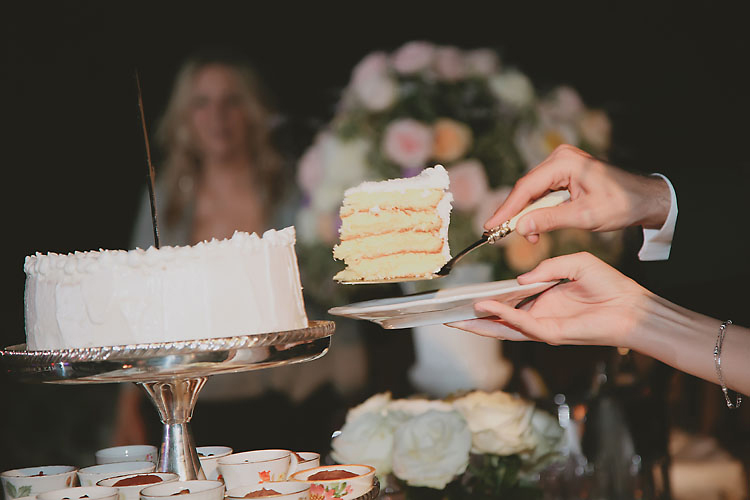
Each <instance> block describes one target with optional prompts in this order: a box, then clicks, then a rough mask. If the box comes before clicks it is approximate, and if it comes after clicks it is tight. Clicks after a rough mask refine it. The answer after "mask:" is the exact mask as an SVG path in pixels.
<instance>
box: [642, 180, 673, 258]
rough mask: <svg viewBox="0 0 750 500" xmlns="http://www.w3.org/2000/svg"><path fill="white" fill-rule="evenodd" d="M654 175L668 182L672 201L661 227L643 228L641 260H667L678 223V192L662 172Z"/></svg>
mask: <svg viewBox="0 0 750 500" xmlns="http://www.w3.org/2000/svg"><path fill="white" fill-rule="evenodd" d="M652 175H656V176H658V177H661V178H662V179H664V181H665V182H666V183H667V186H669V195H670V197H671V199H672V203H671V206H670V207H669V214H668V215H667V220H665V221H664V225H662V227H661V228H659V229H646V228H644V229H643V246H641V249H640V251H639V252H638V258H639V259H640V260H667V259H669V252H670V250H671V249H672V238H673V237H674V228H675V226H676V225H677V193H675V191H674V187H673V186H672V183H671V182H669V179H667V178H666V177H665V176H663V175H661V174H652Z"/></svg>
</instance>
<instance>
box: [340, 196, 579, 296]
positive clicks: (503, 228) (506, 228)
mask: <svg viewBox="0 0 750 500" xmlns="http://www.w3.org/2000/svg"><path fill="white" fill-rule="evenodd" d="M569 199H570V191H568V190H562V191H552V192H551V193H548V194H546V195H545V196H542V197H541V198H539V199H538V200H535V201H533V202H532V203H529V204H528V205H527V206H526V208H524V209H523V210H521V211H520V212H519V213H518V214H517V215H516V216H515V217H513V218H512V219H510V220H507V221H505V222H503V223H502V224H500V225H499V226H497V227H495V228H492V229H490V230H488V231H485V232H484V233H483V234H482V237H481V238H479V239H478V240H477V241H475V242H474V243H472V244H471V245H469V246H468V247H466V248H464V249H463V250H461V251H460V252H459V253H458V254H456V256H455V257H453V258H452V259H451V260H449V261H448V262H446V263H445V265H444V266H443V267H442V268H440V270H439V271H437V272H436V273H434V274H428V275H425V276H422V277H419V278H391V279H382V280H367V281H365V280H358V281H341V282H340V283H342V284H345V285H365V284H376V283H399V282H405V281H422V280H431V279H435V278H442V277H443V276H448V274H450V272H451V271H452V270H453V266H454V265H456V263H458V262H459V261H460V260H461V259H463V258H464V257H465V256H466V255H467V254H468V253H469V252H472V251H474V250H476V249H477V248H479V247H482V246H484V245H486V244H487V243H489V244H493V243H496V242H497V241H499V240H501V239H502V238H504V237H505V236H507V235H509V234H510V233H512V232H513V231H514V230H515V229H516V224H517V223H518V220H519V219H520V218H521V217H523V216H524V215H526V214H527V213H529V212H531V211H532V210H538V209H540V208H549V207H554V206H557V205H559V204H561V203H564V202H566V201H568V200H569Z"/></svg>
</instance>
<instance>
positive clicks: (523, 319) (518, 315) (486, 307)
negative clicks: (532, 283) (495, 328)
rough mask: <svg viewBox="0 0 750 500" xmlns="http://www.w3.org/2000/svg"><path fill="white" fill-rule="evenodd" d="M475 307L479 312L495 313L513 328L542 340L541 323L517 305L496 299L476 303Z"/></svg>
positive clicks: (534, 338)
mask: <svg viewBox="0 0 750 500" xmlns="http://www.w3.org/2000/svg"><path fill="white" fill-rule="evenodd" d="M474 309H475V310H477V311H479V312H486V313H490V314H492V315H495V316H497V317H498V318H500V319H502V320H503V322H504V323H506V324H507V325H508V326H510V327H511V328H513V329H516V330H518V331H521V332H523V334H524V335H525V336H526V337H529V338H530V339H532V340H540V337H539V332H540V328H539V324H538V322H537V320H536V318H534V317H533V316H532V315H531V313H529V311H524V310H522V309H516V308H515V307H511V306H509V305H507V304H503V303H502V302H497V301H494V300H484V301H482V302H478V303H476V304H474Z"/></svg>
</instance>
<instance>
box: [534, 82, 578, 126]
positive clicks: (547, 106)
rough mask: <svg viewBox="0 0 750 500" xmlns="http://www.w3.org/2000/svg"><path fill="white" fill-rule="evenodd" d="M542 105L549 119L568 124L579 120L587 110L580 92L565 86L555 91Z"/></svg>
mask: <svg viewBox="0 0 750 500" xmlns="http://www.w3.org/2000/svg"><path fill="white" fill-rule="evenodd" d="M541 105H542V108H543V113H544V114H545V115H547V117H548V118H551V119H553V120H560V121H566V122H571V121H575V120H577V119H578V118H579V117H580V116H581V115H582V114H583V112H584V111H585V110H586V107H585V106H584V104H583V100H581V96H580V95H578V92H576V91H575V89H573V88H571V87H567V86H564V85H563V86H560V87H557V88H556V89H555V90H553V91H552V94H551V95H550V96H549V97H548V98H546V99H544V101H543V102H542V104H541Z"/></svg>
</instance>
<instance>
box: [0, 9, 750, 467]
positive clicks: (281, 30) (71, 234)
mask: <svg viewBox="0 0 750 500" xmlns="http://www.w3.org/2000/svg"><path fill="white" fill-rule="evenodd" d="M310 4H311V3H309V2H308V3H300V4H299V5H298V3H296V2H274V3H273V5H271V4H270V3H265V2H236V3H231V2H205V3H203V4H190V3H182V2H158V3H156V2H154V3H140V2H119V3H107V4H105V3H99V2H91V3H87V2H64V3H62V2H60V3H57V2H55V3H53V2H34V3H26V4H24V5H23V6H19V5H14V6H11V7H7V6H6V7H3V12H2V15H1V16H0V17H2V32H3V47H2V50H3V60H2V69H3V71H2V81H3V87H4V88H5V92H4V95H5V97H6V98H5V100H4V105H3V106H2V111H3V119H4V122H5V127H4V129H5V132H4V133H3V134H2V138H3V144H4V146H3V148H2V155H3V156H2V158H3V166H4V179H3V183H2V186H3V188H4V189H3V191H4V196H3V197H2V209H1V210H2V214H3V222H4V224H3V225H2V230H3V233H2V234H3V236H2V242H3V244H2V258H1V259H0V271H1V272H2V277H1V279H2V287H3V291H4V293H3V297H4V300H5V302H4V306H3V319H4V324H3V328H2V329H0V344H2V345H3V346H5V345H10V344H16V343H21V342H23V341H24V340H25V336H24V330H23V286H24V274H23V260H24V257H25V256H26V255H28V254H32V253H34V252H37V251H39V252H70V251H75V250H91V249H98V248H104V249H116V248H126V247H127V245H128V241H129V238H130V231H131V225H132V222H133V218H134V216H135V211H136V206H137V204H138V201H139V198H140V196H141V193H142V190H143V187H144V182H145V163H144V162H145V155H144V146H143V136H142V131H141V128H140V121H139V115H138V108H137V100H136V92H135V81H134V69H135V68H138V71H139V73H140V78H141V85H142V89H143V101H144V107H145V112H146V118H147V123H148V127H149V130H154V128H155V123H156V121H157V120H158V118H159V116H160V114H161V112H162V111H163V110H164V107H165V104H166V99H167V97H168V95H169V92H170V89H171V84H172V80H173V78H174V75H175V71H176V69H177V68H178V66H179V65H180V63H181V62H182V60H183V59H184V57H185V56H187V55H188V54H190V53H191V52H193V51H194V50H195V49H199V48H203V47H205V46H207V45H224V46H229V47H233V48H235V49H237V50H239V51H241V52H243V53H244V54H246V55H247V56H248V57H249V59H250V60H251V61H252V62H253V63H254V64H255V66H256V67H257V69H258V70H259V72H260V74H261V77H262V78H263V79H264V80H265V82H266V83H267V85H268V87H269V88H270V89H271V91H272V93H273V95H274V96H275V98H276V102H277V105H278V107H279V109H280V111H281V113H282V114H283V116H284V117H285V118H286V119H287V122H286V123H287V125H288V127H287V139H288V142H287V145H288V148H289V150H288V151H286V153H287V154H289V155H292V156H294V155H297V154H299V152H300V151H301V150H302V149H303V148H304V147H305V146H306V145H307V144H308V142H309V140H310V139H311V137H312V134H313V133H314V131H315V127H316V126H318V125H320V124H323V123H325V121H326V120H327V119H328V118H329V117H330V116H331V114H332V111H333V106H334V104H335V102H336V99H337V92H338V90H339V89H340V88H341V87H343V86H344V85H345V84H346V83H347V82H348V79H349V75H350V72H351V69H352V67H353V66H354V65H355V64H356V63H357V62H358V61H359V60H360V59H361V58H362V57H363V56H365V55H366V54H367V53H369V52H370V51H373V50H376V49H382V50H388V51H390V50H393V49H395V48H397V47H399V46H400V45H401V44H403V43H404V42H406V41H409V40H415V39H424V40H429V41H433V42H436V43H444V44H453V45H458V46H460V47H463V48H477V47H495V48H497V49H498V50H500V52H501V54H502V58H503V62H504V64H506V65H514V66H517V67H519V68H520V69H521V70H522V71H524V72H525V73H526V74H528V75H529V76H530V77H531V79H532V81H533V82H534V83H535V84H536V85H537V86H538V87H539V88H540V89H544V88H546V87H550V86H553V85H557V84H562V83H567V84H570V85H572V86H573V87H574V88H576V89H577V90H578V91H579V92H580V94H581V95H582V97H583V99H584V101H585V102H586V104H587V105H589V106H590V107H601V108H604V109H606V110H607V111H608V112H609V113H610V116H611V117H612V119H613V122H614V132H615V138H614V144H615V148H614V150H613V152H612V161H613V162H615V163H616V164H618V165H621V166H624V167H627V168H634V169H639V170H643V171H663V170H664V169H662V168H660V167H662V166H664V165H665V163H664V162H670V163H671V164H672V165H671V166H672V167H674V164H675V163H677V164H681V163H682V164H684V167H685V168H686V169H692V170H693V171H695V172H702V171H704V170H705V175H706V176H709V177H710V176H711V175H712V172H713V171H714V170H716V169H719V170H721V169H730V170H731V169H734V168H739V167H740V164H741V162H740V159H744V156H745V155H746V153H745V152H744V150H745V148H746V145H747V143H748V141H747V136H748V132H749V129H748V125H747V123H748V114H747V111H748V106H747V103H748V100H747V95H746V92H747V89H748V88H750V87H749V86H748V79H747V77H746V76H745V73H746V72H747V71H746V66H747V60H748V51H747V49H748V40H749V39H750V37H749V36H748V28H747V16H746V14H747V13H746V12H745V11H744V10H740V9H738V8H735V7H730V5H734V4H730V3H726V4H724V3H712V4H711V6H710V7H709V4H708V3H707V2H706V3H704V4H702V5H698V6H695V7H685V6H684V5H681V4H678V3H675V4H674V6H672V5H670V4H667V3H662V4H659V5H660V6H657V5H655V4H656V2H652V3H643V4H640V3H622V4H620V6H619V7H605V6H602V5H600V3H577V4H574V5H573V6H565V7H563V6H562V4H563V2H557V3H555V4H552V3H550V4H544V3H531V2H518V4H524V5H523V6H521V5H516V4H515V3H514V4H508V3H500V2H497V3H490V2H476V3H472V2H453V3H446V4H439V3H437V4H436V3H432V2H431V3H424V4H421V5H419V6H416V5H411V4H410V5H411V6H406V5H405V3H404V2H401V3H395V2H394V3H384V2H377V3H361V4H360V3H351V2H349V3H346V4H341V6H340V7H338V8H335V7H334V6H332V5H328V6H321V5H310ZM553 5H554V7H553ZM490 7H491V8H490ZM696 149H700V150H701V151H704V152H705V151H709V152H711V154H713V153H714V152H715V153H716V156H715V157H713V158H714V159H715V161H710V158H712V156H710V154H705V153H704V154H702V155H700V158H702V160H701V161H700V162H697V161H696V158H697V157H698V156H696V155H693V154H692V153H691V152H692V151H694V150H696ZM706 158H708V159H709V161H705V162H704V161H703V159H706ZM691 159H692V160H691ZM156 167H157V169H158V155H157V165H156ZM717 202H718V201H717ZM747 213H748V210H745V212H744V213H737V214H731V215H729V214H728V215H727V216H726V220H724V221H723V222H724V223H725V225H726V223H727V222H728V221H729V222H731V225H732V226H733V227H734V228H735V229H734V230H733V231H732V233H731V234H730V235H726V234H723V235H722V234H719V235H717V234H716V233H712V232H711V229H706V230H705V231H706V234H709V235H712V236H714V237H716V236H719V239H720V241H722V242H724V243H726V241H727V240H725V239H724V238H726V237H730V240H729V241H730V242H731V244H740V245H743V246H745V247H746V241H747V240H746V238H745V237H744V233H745V232H747V231H746V230H747V228H748V223H747ZM743 227H744V229H745V230H744V231H743V230H742V228H743ZM635 248H637V244H635ZM726 264H727V263H722V262H716V261H715V260H713V259H706V260H700V259H696V262H695V267H696V269H697V274H705V273H706V272H709V273H711V272H713V269H714V268H716V269H720V268H721V269H722V273H724V274H722V276H727V277H729V279H728V280H723V281H722V282H721V283H720V285H719V286H720V287H721V289H720V290H714V291H712V292H711V295H713V296H716V294H723V295H724V296H728V297H729V296H731V297H732V299H731V300H732V301H733V302H729V303H730V304H733V305H735V307H739V308H742V311H744V312H742V313H740V312H739V311H738V310H737V309H736V308H735V310H736V311H738V312H737V315H736V316H735V317H737V318H739V317H740V316H741V314H744V317H745V318H747V310H748V307H749V306H747V305H745V304H746V303H747V299H748V297H747V292H745V291H742V290H746V288H745V289H740V288H739V286H738V283H739V280H737V279H732V278H736V275H735V274H734V273H733V271H732V269H731V268H728V269H727V266H726ZM629 266H631V267H629ZM623 268H624V269H627V270H632V273H633V274H634V275H635V276H636V277H637V278H643V279H644V280H647V279H648V280H649V281H648V282H649V284H650V285H651V286H653V287H654V288H655V289H656V291H660V292H663V293H665V294H667V295H668V296H669V297H670V298H674V299H675V300H681V299H684V301H688V302H691V303H690V304H687V303H686V305H695V304H697V305H699V306H700V304H701V301H700V299H699V297H700V296H701V294H703V295H706V293H705V292H706V290H705V289H703V290H702V291H701V292H700V294H698V295H696V294H695V293H693V294H690V293H689V292H690V287H689V286H683V287H681V289H680V290H679V291H678V290H674V289H670V287H669V286H668V283H667V282H666V281H665V280H660V278H659V274H658V272H656V271H654V273H651V271H650V270H649V269H645V270H644V268H643V267H638V266H635V265H631V264H627V263H624V264H623ZM670 294H671V295H670ZM683 303H684V302H683ZM726 303H727V302H726V301H725V302H724V304H725V305H726ZM705 309H706V310H705V311H704V312H708V313H711V312H713V310H712V309H711V307H708V306H706V307H705ZM737 322H740V321H737ZM746 324H748V323H746ZM3 377H4V376H3ZM0 380H1V381H2V386H0V390H1V391H2V394H0V395H1V396H2V399H1V400H0V401H2V403H0V413H2V414H3V418H5V419H6V420H7V424H6V425H3V426H2V427H1V428H3V429H4V431H5V432H8V431H10V432H14V429H17V430H18V432H19V433H24V432H29V433H36V434H41V435H42V436H44V435H45V433H49V434H51V433H53V432H54V430H53V429H54V426H51V425H49V424H48V422H49V419H53V418H61V417H59V415H60V414H66V413H68V412H70V411H71V409H70V408H69V407H66V406H65V404H64V403H63V404H60V403H59V402H55V403H54V404H53V403H52V402H51V401H52V400H49V401H50V403H49V404H47V403H46V401H47V400H46V399H45V398H47V397H49V395H50V394H51V393H52V392H53V391H56V392H57V393H60V392H63V393H64V394H66V395H70V397H71V398H72V397H75V398H76V401H77V402H78V403H76V404H80V405H83V407H84V408H86V409H87V411H101V410H100V409H99V410H96V407H97V405H96V403H93V404H92V402H93V401H95V399H96V397H98V395H101V394H103V392H102V391H111V389H112V388H111V387H107V386H105V387H104V388H101V387H97V388H91V387H85V386H81V387H59V386H50V387H45V388H37V387H35V388H33V389H31V388H30V387H31V386H26V385H21V384H18V383H16V382H13V381H11V380H9V379H7V377H6V378H2V379H0ZM716 390H717V393H718V388H717V389H716ZM20 391H26V392H29V391H32V392H33V391H37V392H38V393H39V397H38V399H37V400H36V401H34V402H31V403H30V402H28V399H29V398H28V397H26V398H20V397H19V394H20ZM74 394H75V396H74ZM81 394H84V395H86V398H87V399H85V400H83V401H82V400H81V396H80V395H81ZM89 396H90V397H89ZM19 400H20V401H25V402H24V403H23V404H20V403H16V402H17V401H19ZM45 422H47V424H45ZM74 432H81V433H83V434H85V433H86V432H87V429H78V430H77V431H74ZM4 443H5V444H4ZM8 443H9V441H8V440H7V439H5V440H3V438H2V437H0V449H2V453H0V457H2V458H3V459H7V462H8V465H9V466H13V467H15V466H22V465H37V464H25V463H19V461H20V460H21V458H20V457H24V456H26V455H24V454H22V453H20V452H18V451H17V450H15V449H10V445H9V444H8ZM14 446H15V445H14ZM6 447H7V448H6ZM53 453H56V452H52V451H50V455H49V456H50V457H54V456H60V455H59V454H57V455H54V454H53ZM50 460H51V459H50ZM6 468H7V467H6Z"/></svg>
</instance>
